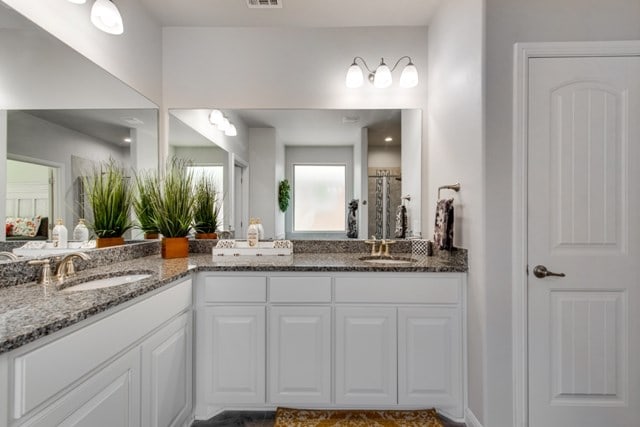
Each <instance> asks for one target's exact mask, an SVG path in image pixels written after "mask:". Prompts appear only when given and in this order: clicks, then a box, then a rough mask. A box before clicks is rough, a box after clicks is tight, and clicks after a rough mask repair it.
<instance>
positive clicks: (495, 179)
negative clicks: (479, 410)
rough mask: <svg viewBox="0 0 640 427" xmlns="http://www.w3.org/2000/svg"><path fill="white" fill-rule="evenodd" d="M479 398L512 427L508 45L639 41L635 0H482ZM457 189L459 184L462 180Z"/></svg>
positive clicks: (499, 423)
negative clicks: (482, 382) (482, 367)
mask: <svg viewBox="0 0 640 427" xmlns="http://www.w3.org/2000/svg"><path fill="white" fill-rule="evenodd" d="M486 4H487V6H486V7H487V11H486V16H487V23H486V28H487V33H486V37H487V39H486V43H487V58H486V59H487V61H486V62H487V69H486V70H487V75H486V76H487V78H486V85H487V86H486V88H487V90H486V93H487V96H486V107H487V109H486V113H487V116H486V119H487V122H486V123H487V136H486V141H487V145H486V187H487V191H486V221H487V226H486V230H487V237H488V238H487V241H486V246H485V250H482V251H483V252H486V253H487V259H486V281H487V282H486V283H487V286H486V292H487V294H486V301H487V302H486V305H487V313H486V322H487V326H486V356H485V357H486V365H487V367H486V374H487V376H486V379H487V381H486V390H485V396H486V402H485V408H486V411H485V414H484V415H485V416H484V421H485V422H484V425H485V426H491V427H511V426H513V425H514V424H513V418H512V411H511V408H512V404H511V395H512V378H511V352H512V348H511V238H512V236H511V212H512V197H511V176H512V167H511V166H512V160H511V156H512V134H511V132H512V105H513V100H512V96H513V90H512V85H513V80H512V73H513V44H514V43H515V42H541V41H581V40H639V39H640V1H638V0H607V1H599V0H562V1H557V0H536V1H528V0H486ZM463 191H464V187H463Z"/></svg>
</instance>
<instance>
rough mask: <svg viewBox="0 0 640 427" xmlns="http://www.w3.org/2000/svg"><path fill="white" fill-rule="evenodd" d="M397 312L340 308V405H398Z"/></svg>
mask: <svg viewBox="0 0 640 427" xmlns="http://www.w3.org/2000/svg"><path fill="white" fill-rule="evenodd" d="M396 337H397V333H396V309H395V308H389V307H337V308H336V372H335V375H336V378H335V390H336V403H337V404H343V405H353V404H358V405H395V404H397V403H398V402H397V389H398V384H397V363H396V356H397V345H396V339H397V338H396Z"/></svg>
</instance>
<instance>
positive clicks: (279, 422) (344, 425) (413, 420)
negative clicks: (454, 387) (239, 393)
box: [274, 408, 443, 427]
mask: <svg viewBox="0 0 640 427" xmlns="http://www.w3.org/2000/svg"><path fill="white" fill-rule="evenodd" d="M334 426H335V427H443V426H442V423H441V422H440V420H439V419H438V414H437V412H436V410H435V409H420V410H414V411H362V410H358V411H350V410H346V411H330V410H306V409H291V408H278V409H277V411H276V422H275V424H274V427H334Z"/></svg>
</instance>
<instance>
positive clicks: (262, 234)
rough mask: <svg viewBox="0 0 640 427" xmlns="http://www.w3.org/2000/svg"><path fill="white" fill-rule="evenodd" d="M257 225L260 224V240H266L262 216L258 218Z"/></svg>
mask: <svg viewBox="0 0 640 427" xmlns="http://www.w3.org/2000/svg"><path fill="white" fill-rule="evenodd" d="M256 225H257V226H258V240H264V227H263V226H262V220H261V219H260V218H256Z"/></svg>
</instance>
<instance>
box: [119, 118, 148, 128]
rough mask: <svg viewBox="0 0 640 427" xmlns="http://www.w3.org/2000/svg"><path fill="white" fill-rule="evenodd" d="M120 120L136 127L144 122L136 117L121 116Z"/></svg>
mask: <svg viewBox="0 0 640 427" xmlns="http://www.w3.org/2000/svg"><path fill="white" fill-rule="evenodd" d="M121 120H122V121H123V122H125V123H126V124H128V125H129V126H133V127H138V126H142V125H143V124H144V122H143V121H142V120H140V119H138V118H136V117H122V118H121Z"/></svg>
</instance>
